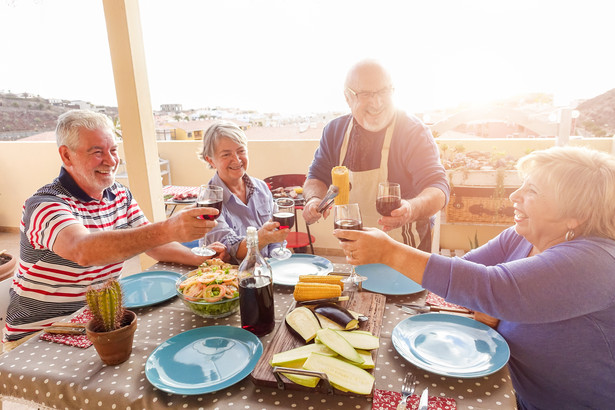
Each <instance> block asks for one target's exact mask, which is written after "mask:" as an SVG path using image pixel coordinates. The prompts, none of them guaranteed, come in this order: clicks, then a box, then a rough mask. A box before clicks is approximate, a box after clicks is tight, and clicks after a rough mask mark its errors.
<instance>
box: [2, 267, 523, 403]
mask: <svg viewBox="0 0 615 410" xmlns="http://www.w3.org/2000/svg"><path fill="white" fill-rule="evenodd" d="M343 267H344V266H342V267H341V268H343ZM341 268H340V266H339V265H336V267H335V269H336V270H343V269H341ZM191 269H193V268H192V267H188V266H182V265H175V264H163V263H159V264H156V265H154V266H153V267H151V268H150V270H170V271H175V272H179V273H186V272H187V271H189V270H191ZM422 298H424V294H422V293H421V294H415V295H404V296H388V297H387V305H386V308H385V312H384V316H383V324H382V326H383V327H382V331H381V346H380V348H379V349H378V353H377V359H376V368H375V370H374V376H375V378H376V385H375V387H376V388H377V389H382V390H391V391H399V390H400V389H401V384H402V381H403V378H404V375H405V373H406V372H407V371H408V370H412V371H413V372H414V373H415V374H416V375H417V376H418V380H419V384H418V386H417V390H418V391H419V392H420V391H422V390H423V388H424V387H429V393H430V395H431V396H440V397H450V398H453V399H455V400H456V402H457V408H458V409H511V408H514V407H515V397H514V392H513V388H512V384H511V381H510V378H509V376H508V372H507V370H506V368H504V369H502V370H500V371H498V372H496V373H494V374H491V375H489V376H485V377H480V378H475V379H458V378H454V377H444V376H439V375H436V374H433V373H429V372H426V371H424V370H421V369H419V368H417V367H415V366H414V365H412V364H411V363H409V362H407V361H406V360H405V359H404V358H403V357H401V356H400V355H399V354H398V353H397V351H396V350H395V348H394V347H393V345H392V343H391V333H392V331H393V329H394V327H395V326H396V325H397V323H399V322H400V321H401V320H403V319H405V318H406V317H407V315H406V314H405V313H403V312H402V311H401V310H400V309H398V308H396V307H395V305H394V304H395V303H410V302H415V301H417V300H418V301H421V299H422ZM292 302H293V298H292V287H290V286H279V285H275V303H276V311H275V314H276V326H280V325H281V323H282V320H283V318H284V315H285V313H286V312H287V311H288V309H289V307H290V306H291V304H292ZM134 310H135V312H136V313H137V314H138V326H137V332H136V334H135V341H134V346H133V351H132V355H131V357H130V359H129V360H128V361H126V362H125V363H122V364H120V365H118V366H112V367H108V366H105V365H103V364H102V362H101V361H100V359H99V357H98V355H97V354H96V351H95V350H94V348H93V347H90V348H87V349H82V348H77V347H71V346H66V345H61V344H57V343H51V342H47V341H43V340H40V339H39V338H38V337H35V338H33V339H31V340H30V341H28V342H26V343H24V344H23V345H21V346H19V347H17V348H16V349H15V350H13V351H11V352H9V353H6V354H4V355H2V356H0V395H1V397H2V399H3V400H4V401H5V402H22V403H24V402H26V403H30V404H31V405H32V406H35V407H38V408H45V407H48V408H62V409H64V408H66V409H131V410H137V409H147V410H153V409H169V408H178V409H229V408H235V409H273V408H279V409H292V408H298V409H299V408H301V409H306V408H307V409H350V408H352V409H357V410H359V409H371V408H372V399H371V398H366V397H353V396H340V395H326V394H321V393H314V392H311V391H296V390H293V391H287V390H278V389H275V388H268V387H261V386H256V385H254V384H253V383H252V381H251V380H250V378H245V379H244V380H242V381H240V382H238V383H236V384H235V385H233V386H231V387H228V388H226V389H223V390H221V391H218V392H214V393H207V394H200V395H190V396H187V395H177V394H170V393H165V392H163V391H160V390H158V389H156V388H155V387H153V386H152V385H151V384H150V383H149V381H148V380H147V378H146V376H145V362H146V360H147V358H148V356H149V355H150V354H151V353H152V352H153V351H154V349H156V347H158V346H159V345H160V344H161V343H162V342H164V341H165V340H167V339H169V338H171V337H172V336H175V335H177V334H179V333H181V332H185V331H187V330H190V329H195V328H198V327H202V326H212V325H226V326H237V327H239V326H240V316H239V314H234V315H232V316H229V317H226V318H222V319H204V318H201V317H198V316H196V315H194V314H192V313H191V312H190V311H189V310H187V309H186V308H185V307H184V306H183V304H182V302H181V301H180V300H179V299H178V298H174V299H172V300H170V301H167V302H164V303H162V304H158V305H155V306H149V307H145V308H140V309H134ZM276 328H277V327H276ZM274 334H275V330H274V332H272V333H270V334H269V335H267V336H264V337H262V338H261V341H262V343H263V346H264V347H265V348H266V346H267V344H268V343H269V342H270V341H271V339H272V337H273V335H274Z"/></svg>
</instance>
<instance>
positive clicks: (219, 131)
mask: <svg viewBox="0 0 615 410" xmlns="http://www.w3.org/2000/svg"><path fill="white" fill-rule="evenodd" d="M201 156H202V158H203V159H204V160H205V161H206V162H207V163H208V164H209V166H210V168H214V169H216V174H215V175H214V176H213V178H212V179H211V180H210V181H209V183H210V184H212V185H218V186H220V187H222V189H223V191H224V199H223V206H222V212H221V213H220V216H219V217H218V219H217V222H218V225H217V226H216V227H215V228H214V229H213V230H211V231H210V232H208V234H207V236H206V237H205V241H206V243H207V244H210V243H213V242H221V243H222V244H224V245H225V246H226V249H227V252H228V253H229V254H230V255H231V263H235V264H237V263H239V262H240V261H241V260H242V259H243V258H244V257H245V256H246V253H247V246H246V230H247V228H248V226H254V227H256V228H258V244H259V247H260V248H261V253H262V254H263V256H265V257H268V256H269V254H270V252H271V251H272V250H273V249H275V248H277V247H279V246H280V242H282V241H284V240H285V239H286V237H287V236H288V233H289V232H290V230H289V229H277V228H278V227H279V226H280V224H279V223H277V222H273V221H271V217H272V215H273V206H274V202H273V196H272V195H271V191H270V190H269V188H268V187H267V184H266V183H265V182H264V181H262V180H260V179H257V178H253V177H251V176H249V175H248V174H247V170H248V163H249V159H248V139H247V137H246V135H245V133H244V132H243V131H242V130H241V128H239V127H238V126H237V125H235V124H234V123H232V122H229V121H220V122H216V123H214V124H212V125H211V126H210V127H209V128H208V129H207V131H206V132H205V135H204V136H203V148H202V151H201Z"/></svg>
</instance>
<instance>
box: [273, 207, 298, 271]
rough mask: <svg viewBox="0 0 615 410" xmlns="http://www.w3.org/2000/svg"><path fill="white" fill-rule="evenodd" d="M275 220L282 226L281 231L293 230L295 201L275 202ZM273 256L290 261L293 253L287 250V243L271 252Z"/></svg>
mask: <svg viewBox="0 0 615 410" xmlns="http://www.w3.org/2000/svg"><path fill="white" fill-rule="evenodd" d="M273 220H274V222H278V223H279V224H280V229H285V228H288V229H290V228H292V227H293V226H294V225H295V200H294V199H291V198H278V199H276V200H275V204H274V209H273ZM271 256H272V257H273V258H275V259H278V260H284V259H288V258H290V257H291V256H292V252H291V251H289V250H288V249H287V248H286V241H284V242H283V243H282V246H280V247H279V248H276V249H274V250H273V251H271Z"/></svg>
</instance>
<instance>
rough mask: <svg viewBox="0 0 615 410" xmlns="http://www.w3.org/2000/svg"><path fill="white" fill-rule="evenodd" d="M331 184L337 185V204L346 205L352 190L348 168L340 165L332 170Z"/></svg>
mask: <svg viewBox="0 0 615 410" xmlns="http://www.w3.org/2000/svg"><path fill="white" fill-rule="evenodd" d="M331 184H332V185H335V186H337V188H338V189H339V193H338V194H337V196H336V197H335V205H346V204H347V203H348V200H349V198H348V193H349V191H350V180H349V174H348V168H346V167H343V166H340V167H333V169H332V170H331Z"/></svg>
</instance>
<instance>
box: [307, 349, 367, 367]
mask: <svg viewBox="0 0 615 410" xmlns="http://www.w3.org/2000/svg"><path fill="white" fill-rule="evenodd" d="M356 351H357V353H359V356H361V357H362V358H363V360H364V362H363V363H361V364H358V363H354V362H351V361H350V360H348V359H346V358H345V357H342V358H340V359H341V360H344V361H348V363H350V364H354V365H355V366H358V367H360V368H361V369H373V368H374V367H376V364H375V363H374V358H373V357H372V353H371V352H369V351H367V350H359V349H356ZM316 353H319V352H316ZM319 354H321V353H319ZM338 358H339V357H338Z"/></svg>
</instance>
